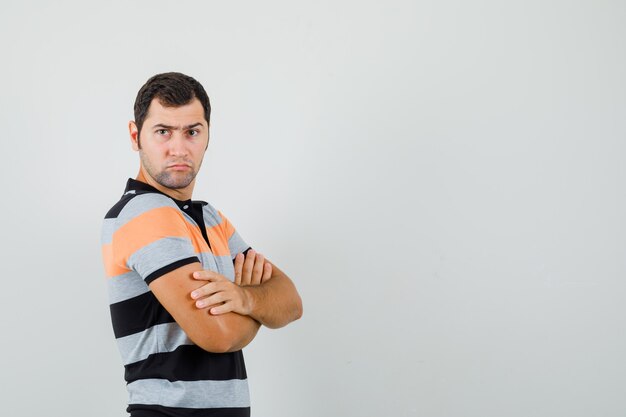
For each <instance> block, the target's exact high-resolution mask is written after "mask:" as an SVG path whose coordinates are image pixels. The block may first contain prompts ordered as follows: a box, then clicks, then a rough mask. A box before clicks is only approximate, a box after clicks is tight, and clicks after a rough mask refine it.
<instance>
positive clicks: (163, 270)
mask: <svg viewBox="0 0 626 417" xmlns="http://www.w3.org/2000/svg"><path fill="white" fill-rule="evenodd" d="M194 262H200V259H198V257H197V256H191V257H189V258H185V259H181V260H180V261H176V262H174V263H171V264H169V265H165V266H164V267H163V268H159V269H157V270H156V271H154V272H153V273H151V274H150V275H148V276H147V277H145V278H144V281H146V284H148V285H150V283H151V282H152V281H154V280H155V279H157V278H159V277H162V276H163V275H165V274H167V273H168V272H172V271H173V270H175V269H178V268H180V267H181V266H185V265H187V264H191V263H194Z"/></svg>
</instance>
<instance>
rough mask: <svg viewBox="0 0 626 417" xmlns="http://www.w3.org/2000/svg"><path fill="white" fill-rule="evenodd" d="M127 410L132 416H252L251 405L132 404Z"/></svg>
mask: <svg viewBox="0 0 626 417" xmlns="http://www.w3.org/2000/svg"><path fill="white" fill-rule="evenodd" d="M126 411H127V412H129V413H130V417H250V407H242V408H204V409H198V408H177V407H163V406H160V405H140V404H130V405H129V406H128V408H127V409H126Z"/></svg>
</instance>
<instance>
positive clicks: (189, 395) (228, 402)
mask: <svg viewBox="0 0 626 417" xmlns="http://www.w3.org/2000/svg"><path fill="white" fill-rule="evenodd" d="M127 387H128V393H129V396H130V399H129V404H145V405H160V406H163V407H183V408H229V407H250V393H249V391H248V381H247V380H246V379H230V380H226V381H174V382H170V381H168V380H167V379H140V380H138V381H134V382H131V383H130V384H128V385H127Z"/></svg>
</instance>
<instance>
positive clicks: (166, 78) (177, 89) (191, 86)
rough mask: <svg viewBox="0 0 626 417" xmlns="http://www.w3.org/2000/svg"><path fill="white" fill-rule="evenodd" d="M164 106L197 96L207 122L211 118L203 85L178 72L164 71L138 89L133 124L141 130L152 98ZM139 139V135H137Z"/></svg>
mask: <svg viewBox="0 0 626 417" xmlns="http://www.w3.org/2000/svg"><path fill="white" fill-rule="evenodd" d="M155 98H156V99H157V100H159V103H161V105H163V106H165V107H179V106H184V105H185V104H188V103H190V102H191V101H192V100H193V99H194V98H197V99H198V100H199V101H200V103H201V104H202V107H203V108H204V118H205V119H206V121H207V123H208V122H209V121H210V118H211V103H210V102H209V96H208V95H207V93H206V91H204V87H202V84H200V83H199V82H198V81H196V80H195V79H194V78H192V77H190V76H188V75H185V74H181V73H180V72H166V73H163V74H157V75H155V76H153V77H151V78H150V79H149V80H148V81H146V83H145V84H144V85H143V86H142V87H141V88H140V89H139V92H138V93H137V98H136V99H135V124H136V125H137V130H138V132H141V127H142V126H143V122H144V120H145V119H146V116H147V115H148V107H150V103H152V100H153V99H155ZM137 139H139V135H137Z"/></svg>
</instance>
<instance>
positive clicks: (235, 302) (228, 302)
mask: <svg viewBox="0 0 626 417" xmlns="http://www.w3.org/2000/svg"><path fill="white" fill-rule="evenodd" d="M193 277H194V278H195V279H197V280H205V281H210V282H209V283H208V284H206V285H204V286H203V287H200V288H198V289H196V290H194V291H193V292H192V293H191V298H192V299H194V300H197V301H196V307H198V308H207V307H211V309H210V312H211V314H214V315H215V314H224V313H228V312H231V311H232V312H235V313H239V314H243V315H247V314H249V312H250V309H251V307H250V300H249V297H247V294H246V291H243V290H242V289H241V288H235V287H237V286H239V287H243V286H248V285H259V284H261V283H263V282H266V281H268V280H269V279H270V278H271V277H272V264H271V263H269V262H266V261H265V257H264V256H263V255H262V254H260V253H256V252H255V251H254V250H252V249H250V250H249V251H248V253H247V256H244V254H243V253H239V254H237V256H236V257H235V283H234V284H233V283H232V282H230V281H229V280H228V279H227V278H226V277H224V276H222V275H220V274H217V273H215V272H212V271H207V270H204V271H198V272H195V273H194V274H193ZM219 293H223V294H219Z"/></svg>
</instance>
